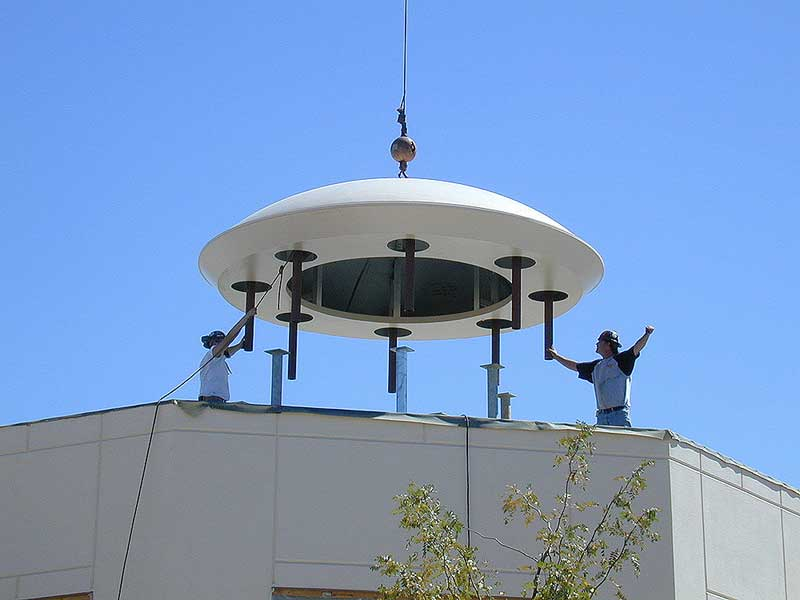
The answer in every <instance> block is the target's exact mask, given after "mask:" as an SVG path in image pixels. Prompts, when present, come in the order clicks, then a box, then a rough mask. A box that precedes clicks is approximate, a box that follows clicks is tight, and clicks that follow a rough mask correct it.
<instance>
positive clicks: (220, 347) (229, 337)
mask: <svg viewBox="0 0 800 600" xmlns="http://www.w3.org/2000/svg"><path fill="white" fill-rule="evenodd" d="M255 314H256V309H255V308H251V309H250V310H248V311H247V312H246V313H245V315H244V316H243V317H242V318H241V319H239V321H238V322H237V323H236V325H234V326H233V327H231V330H230V331H229V332H228V333H227V334H226V335H225V337H224V338H223V340H222V341H221V342H220V343H219V344H217V345H216V346H214V350H213V352H214V358H216V357H217V356H219V355H220V354H222V353H223V352H225V349H226V348H228V346H229V345H230V343H231V342H232V341H233V340H234V339H236V336H237V335H239V332H240V331H241V330H242V328H243V327H244V326H245V325H246V324H247V321H249V320H250V319H252V318H253V317H255ZM241 347H242V344H236V345H235V346H231V347H230V351H229V352H228V355H232V354H233V353H234V352H236V351H237V350H239V349H240V348H241Z"/></svg>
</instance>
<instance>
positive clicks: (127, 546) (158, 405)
mask: <svg viewBox="0 0 800 600" xmlns="http://www.w3.org/2000/svg"><path fill="white" fill-rule="evenodd" d="M288 262H289V261H288V260H287V261H286V262H285V263H283V264H282V265H281V266H280V268H279V269H278V273H277V274H276V275H275V278H274V279H273V280H272V283H270V287H269V289H267V291H265V292H264V295H263V296H261V300H259V301H258V303H257V304H256V306H255V308H256V309H258V307H259V305H260V304H261V303H262V302H263V301H264V298H266V297H267V294H269V292H270V290H271V289H272V286H273V285H274V284H275V281H276V280H277V279H278V277H279V276H282V275H283V269H284V268H285V267H286V264H287V263H288ZM278 296H279V297H280V294H278ZM214 358H215V357H214V356H213V355H212V356H211V358H209V359H208V360H207V361H205V362H204V363H203V364H202V365H200V366H199V367H198V368H197V369H195V370H194V371H193V372H192V374H191V375H189V376H188V377H187V378H186V379H184V380H183V381H181V382H180V383H179V384H178V385H176V386H175V387H174V388H172V389H171V390H170V391H168V392H167V393H166V394H164V395H163V396H161V398H159V399H158V402H156V406H155V410H154V411H153V422H152V423H151V425H150V435H149V436H148V437H147V450H146V451H145V453H144V464H143V465H142V476H141V478H140V479H139V489H138V490H137V492H136V503H135V504H134V505H133V515H132V516H131V528H130V531H128V542H127V543H126V544H125V558H123V559H122V572H121V573H120V576H119V589H118V590H117V600H120V599H121V598H122V586H123V583H124V582H125V570H126V568H127V566H128V555H129V554H130V551H131V542H132V541H133V528H134V526H135V525H136V515H137V514H138V513H139V502H140V501H141V499H142V489H143V488H144V477H145V474H146V473H147V463H148V460H149V459H150V448H152V446H153V438H154V437H155V432H156V421H157V420H158V409H159V408H161V404H162V402H163V401H164V400H165V399H166V398H167V397H168V396H170V395H171V394H174V393H175V392H177V391H178V390H179V389H180V388H182V387H183V386H184V385H186V384H187V383H188V382H189V381H190V380H191V379H192V378H193V377H194V376H195V375H197V374H198V373H199V372H200V371H202V370H203V368H205V366H206V365H207V364H208V363H210V362H211V361H212V360H213V359H214Z"/></svg>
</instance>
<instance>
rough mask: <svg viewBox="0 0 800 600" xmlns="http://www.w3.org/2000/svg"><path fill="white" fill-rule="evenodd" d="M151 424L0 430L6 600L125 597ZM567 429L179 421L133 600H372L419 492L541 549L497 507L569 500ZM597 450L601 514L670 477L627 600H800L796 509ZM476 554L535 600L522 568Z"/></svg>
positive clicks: (141, 533) (312, 417)
mask: <svg viewBox="0 0 800 600" xmlns="http://www.w3.org/2000/svg"><path fill="white" fill-rule="evenodd" d="M154 408H155V407H154V405H143V406H138V407H132V408H125V409H116V410H111V411H106V412H101V413H92V414H86V415H78V416H74V417H67V418H60V419H52V420H48V421H42V422H36V423H27V424H21V425H14V426H8V427H3V428H0V477H2V481H3V484H4V485H3V486H2V487H0V506H2V507H3V509H2V512H0V600H17V599H32V598H45V597H67V596H69V595H72V594H77V596H74V598H88V597H92V598H93V599H94V600H112V599H115V598H117V591H118V585H119V580H120V574H121V571H122V563H123V559H124V556H125V552H126V547H127V542H128V536H129V532H130V526H131V515H132V513H133V509H134V505H135V503H136V498H137V492H138V488H139V482H140V478H141V472H142V465H143V463H144V458H145V452H146V449H147V445H148V440H149V437H150V431H151V425H152V423H153V415H154ZM570 429H571V428H570V427H569V426H559V425H551V424H545V423H528V422H517V421H508V422H500V421H489V420H486V419H469V422H467V420H466V419H465V418H463V417H444V416H439V415H431V416H407V415H397V414H384V413H369V412H355V411H336V410H326V409H298V408H291V409H290V408H285V409H284V410H283V411H282V412H274V411H271V410H270V409H267V408H265V407H259V406H253V405H241V404H237V405H230V406H225V407H222V408H211V407H208V406H206V405H205V404H201V403H197V402H169V403H165V404H162V405H161V406H160V408H159V413H158V419H157V424H156V428H155V434H154V435H153V443H152V447H151V451H150V456H149V459H148V464H147V472H146V477H145V481H144V485H143V487H142V494H141V500H140V503H139V508H138V513H137V517H136V521H135V527H134V531H133V535H132V537H131V543H130V551H129V557H128V562H127V567H126V571H125V578H124V587H123V593H122V598H125V599H129V600H133V599H136V600H144V599H148V600H156V599H158V600H160V599H170V600H177V599H180V600H183V599H187V600H188V599H192V600H202V599H209V600H211V599H215V600H217V599H220V598H236V599H263V600H266V599H269V598H271V597H272V596H275V597H276V599H277V598H278V597H332V598H336V597H347V598H353V597H356V598H358V597H365V598H368V597H372V596H373V593H374V591H375V590H376V589H377V587H378V585H380V583H382V582H381V580H380V577H379V576H378V575H377V574H376V573H375V572H373V571H371V570H370V565H371V564H372V563H373V561H374V559H375V556H376V555H378V554H389V553H391V554H394V555H396V556H404V553H405V543H404V542H405V540H404V532H403V531H402V530H400V529H399V527H398V526H397V517H395V516H393V515H392V514H391V511H392V508H393V501H392V497H393V496H394V495H396V494H398V493H400V492H402V491H403V490H404V489H405V487H406V486H407V484H408V483H409V482H410V481H415V482H417V483H433V484H434V485H435V486H436V488H437V490H438V491H439V494H440V497H441V499H442V501H443V503H444V504H445V505H447V506H449V507H450V508H452V509H453V510H455V511H456V512H457V513H458V514H459V515H461V516H462V519H463V518H464V517H465V515H466V513H467V510H469V515H470V522H471V526H472V528H473V529H474V530H476V531H479V532H481V533H482V534H484V535H486V536H492V537H498V538H500V539H502V540H503V541H504V542H506V543H508V544H510V545H512V546H516V547H525V548H529V549H535V544H534V543H533V536H534V533H535V530H526V529H524V527H522V526H521V525H519V524H513V523H512V525H511V526H506V525H504V524H503V518H502V513H501V510H500V498H501V495H502V494H503V491H504V489H505V486H506V485H507V484H511V483H515V484H519V485H526V484H528V483H530V484H532V485H533V487H534V488H535V489H536V491H537V493H538V494H539V497H540V498H541V499H542V501H543V503H544V504H545V505H546V504H547V501H548V500H550V499H552V498H553V497H554V496H555V495H556V494H557V493H559V490H560V489H561V486H562V485H563V478H562V475H561V474H560V473H559V472H558V470H555V469H553V467H552V465H553V459H554V458H555V456H556V454H557V453H558V440H559V438H561V437H563V436H564V435H565V434H566V433H568V432H569V431H570ZM595 442H596V443H597V446H598V449H597V453H596V456H595V460H594V463H593V469H592V483H591V485H590V489H589V495H590V496H591V497H593V498H594V499H597V500H600V501H602V500H603V499H605V498H607V497H610V496H611V494H612V493H613V490H614V489H615V487H614V486H615V485H616V482H615V481H613V477H614V476H616V475H619V474H623V473H626V472H629V471H630V470H631V469H632V468H634V467H635V466H636V465H638V464H639V463H640V462H641V460H643V459H652V460H654V461H655V466H654V467H652V468H651V469H650V470H649V471H648V474H647V478H648V483H649V485H648V489H647V490H646V492H645V493H644V494H643V496H642V497H641V502H642V506H644V505H654V506H658V507H660V509H661V512H660V520H659V523H658V531H659V532H660V533H661V540H660V541H658V542H657V543H655V544H654V545H652V546H650V547H648V548H647V549H646V550H645V552H644V553H643V556H642V574H641V576H640V577H639V578H638V579H637V578H634V577H633V576H632V575H626V576H624V577H622V578H621V581H622V583H623V584H624V587H625V591H626V593H627V595H628V597H629V598H631V599H639V600H643V599H647V600H798V599H800V493H799V492H798V491H797V490H795V489H792V488H791V487H789V486H786V485H784V484H781V483H780V482H777V481H774V480H771V479H769V478H768V477H765V476H763V475H760V474H758V473H755V472H754V471H752V470H750V469H747V468H746V467H744V466H742V465H739V464H737V463H734V462H733V461H730V460H728V459H725V458H724V457H721V456H719V455H717V454H716V453H714V452H712V451H710V450H708V449H705V448H703V447H700V446H698V445H696V444H694V443H692V442H690V441H688V440H684V439H681V438H679V437H678V436H676V435H674V434H672V433H670V432H668V431H662V430H617V429H614V428H611V429H599V430H598V431H597V433H596V434H595ZM467 458H468V460H467ZM467 469H469V471H467ZM467 472H469V482H470V485H469V493H467V485H466V483H467ZM468 502H469V506H467V503H468ZM473 541H475V540H474V538H473ZM479 545H480V547H481V557H482V558H483V559H486V560H488V561H489V562H490V563H492V564H493V565H494V566H495V567H497V568H498V569H499V577H500V579H501V580H502V582H503V589H504V591H505V592H506V594H507V595H509V596H519V595H520V587H521V585H522V583H523V582H524V581H525V577H524V575H523V574H522V573H520V572H519V571H518V567H519V566H520V565H521V561H520V557H519V556H518V555H515V554H514V553H512V552H509V551H508V550H504V549H503V548H501V547H499V546H497V545H494V544H493V543H491V542H486V541H481V542H480V543H479ZM384 583H388V582H384ZM611 597H612V589H609V590H606V592H605V594H604V595H601V598H611Z"/></svg>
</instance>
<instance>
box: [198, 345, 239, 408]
mask: <svg viewBox="0 0 800 600" xmlns="http://www.w3.org/2000/svg"><path fill="white" fill-rule="evenodd" d="M206 363H208V364H206ZM200 365H205V366H204V367H203V368H202V369H200V394H199V395H200V396H219V397H220V398H222V399H223V400H225V402H227V401H228V400H230V399H231V394H230V391H229V390H228V373H229V372H230V370H229V369H228V363H227V362H225V353H224V352H223V353H222V354H220V355H219V356H218V357H216V358H214V348H212V349H211V350H209V351H208V352H206V355H205V356H204V357H203V360H202V361H200Z"/></svg>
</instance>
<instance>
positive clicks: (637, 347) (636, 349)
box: [633, 325, 656, 356]
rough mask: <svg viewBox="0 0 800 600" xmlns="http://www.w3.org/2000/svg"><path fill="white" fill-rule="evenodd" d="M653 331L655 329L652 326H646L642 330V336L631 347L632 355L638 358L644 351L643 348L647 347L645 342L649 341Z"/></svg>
mask: <svg viewBox="0 0 800 600" xmlns="http://www.w3.org/2000/svg"><path fill="white" fill-rule="evenodd" d="M655 330H656V328H655V327H653V326H652V325H648V326H647V327H645V328H644V335H643V336H642V337H640V338H639V339H638V340H636V343H635V344H634V345H633V353H634V354H635V355H636V356H639V354H640V353H641V351H642V350H644V347H645V346H647V340H649V339H650V336H651V335H652V334H653V332H654V331H655Z"/></svg>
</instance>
